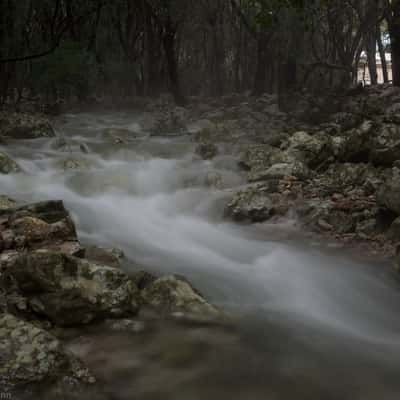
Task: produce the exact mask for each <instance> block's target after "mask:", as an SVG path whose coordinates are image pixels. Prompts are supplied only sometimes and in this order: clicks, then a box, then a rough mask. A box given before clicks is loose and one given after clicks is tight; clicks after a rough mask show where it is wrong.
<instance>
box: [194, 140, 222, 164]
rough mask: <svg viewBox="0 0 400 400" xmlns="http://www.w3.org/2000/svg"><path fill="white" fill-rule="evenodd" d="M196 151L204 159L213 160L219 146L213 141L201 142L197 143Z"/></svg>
mask: <svg viewBox="0 0 400 400" xmlns="http://www.w3.org/2000/svg"><path fill="white" fill-rule="evenodd" d="M195 153H196V154H197V155H198V156H200V157H201V158H202V159H203V160H211V159H213V158H214V157H215V156H216V155H217V154H218V147H217V146H216V145H215V144H213V143H200V144H199V145H197V147H196V149H195Z"/></svg>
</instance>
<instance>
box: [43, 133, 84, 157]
mask: <svg viewBox="0 0 400 400" xmlns="http://www.w3.org/2000/svg"><path fill="white" fill-rule="evenodd" d="M50 147H51V148H52V149H53V150H57V151H61V152H69V153H72V152H75V153H77V152H82V153H84V154H88V153H89V148H88V147H87V145H86V143H82V142H80V141H77V140H73V139H70V138H68V139H67V138H65V137H64V136H57V137H56V138H54V139H53V140H52V141H51V144H50Z"/></svg>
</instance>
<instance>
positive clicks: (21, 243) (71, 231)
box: [0, 201, 80, 255]
mask: <svg viewBox="0 0 400 400" xmlns="http://www.w3.org/2000/svg"><path fill="white" fill-rule="evenodd" d="M0 215H1V216H2V219H1V220H0V231H1V234H2V238H3V249H4V250H13V249H17V250H21V249H39V248H51V249H54V250H60V251H65V252H68V253H70V254H74V255H78V254H79V252H80V245H79V242H78V238H77V235H76V230H75V226H74V223H73V221H72V219H71V217H70V216H69V213H68V211H67V210H65V208H64V205H63V203H62V202H54V201H48V202H42V203H35V204H30V205H26V206H22V207H17V208H12V209H3V210H0Z"/></svg>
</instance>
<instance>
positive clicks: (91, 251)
mask: <svg viewBox="0 0 400 400" xmlns="http://www.w3.org/2000/svg"><path fill="white" fill-rule="evenodd" d="M85 258H86V259H87V260H89V261H91V262H94V263H96V264H100V265H107V266H109V267H112V268H120V267H121V260H122V259H123V258H124V253H123V252H122V250H119V249H116V248H104V247H99V246H88V247H86V248H85Z"/></svg>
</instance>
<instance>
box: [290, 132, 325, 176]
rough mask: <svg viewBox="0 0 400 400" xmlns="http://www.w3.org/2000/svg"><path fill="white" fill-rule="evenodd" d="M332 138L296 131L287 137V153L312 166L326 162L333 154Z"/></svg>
mask: <svg viewBox="0 0 400 400" xmlns="http://www.w3.org/2000/svg"><path fill="white" fill-rule="evenodd" d="M332 147H333V146H332V140H331V138H330V136H329V135H326V134H315V135H310V134H308V133H307V132H296V133H295V134H294V135H293V136H292V137H291V138H290V139H289V148H288V150H287V151H288V153H289V154H291V155H292V156H293V157H294V158H295V159H297V160H300V161H303V162H304V163H305V164H306V165H307V166H309V167H311V168H314V167H316V166H318V165H320V164H321V163H324V162H326V161H327V160H328V159H329V158H330V157H331V156H332V155H333V148H332Z"/></svg>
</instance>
